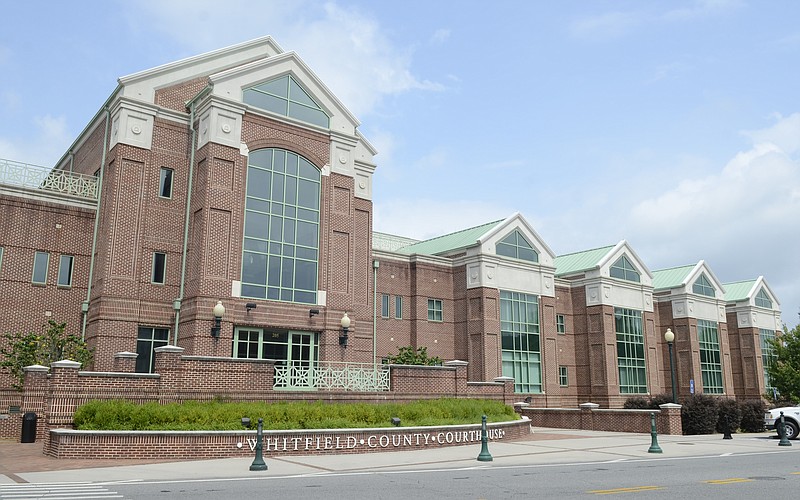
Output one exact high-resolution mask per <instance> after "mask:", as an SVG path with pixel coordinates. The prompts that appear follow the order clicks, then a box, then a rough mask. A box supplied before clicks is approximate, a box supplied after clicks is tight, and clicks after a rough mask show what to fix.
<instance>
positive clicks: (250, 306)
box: [244, 302, 258, 314]
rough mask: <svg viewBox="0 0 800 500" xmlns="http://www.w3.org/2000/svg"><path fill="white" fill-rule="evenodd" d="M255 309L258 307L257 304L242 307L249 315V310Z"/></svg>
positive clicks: (250, 303)
mask: <svg viewBox="0 0 800 500" xmlns="http://www.w3.org/2000/svg"><path fill="white" fill-rule="evenodd" d="M256 307H258V304H256V303H255V302H248V303H247V304H245V305H244V308H245V309H247V312H248V314H249V313H250V309H255V308H256Z"/></svg>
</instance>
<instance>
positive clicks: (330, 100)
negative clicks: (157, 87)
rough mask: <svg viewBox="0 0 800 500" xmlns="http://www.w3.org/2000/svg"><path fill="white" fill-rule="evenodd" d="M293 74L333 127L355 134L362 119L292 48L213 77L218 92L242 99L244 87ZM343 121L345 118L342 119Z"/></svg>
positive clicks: (210, 78) (216, 93) (211, 80)
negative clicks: (329, 118) (345, 104)
mask: <svg viewBox="0 0 800 500" xmlns="http://www.w3.org/2000/svg"><path fill="white" fill-rule="evenodd" d="M286 74H289V75H292V76H293V77H294V78H295V80H296V81H297V82H298V83H300V84H301V85H302V86H304V87H305V89H304V90H306V91H307V92H309V94H310V97H311V98H312V99H314V100H315V101H316V102H317V104H319V105H320V106H322V108H323V109H324V111H325V112H326V113H327V114H328V116H330V117H331V129H332V130H338V131H339V132H344V133H347V134H351V135H352V134H354V133H355V129H356V128H358V126H359V125H360V123H359V121H358V119H357V118H356V117H355V116H354V115H353V114H352V113H351V112H350V111H349V110H348V109H347V108H346V107H345V106H344V104H342V102H341V101H339V99H338V98H337V97H336V96H335V95H334V94H333V92H331V90H330V89H329V88H328V87H327V86H326V85H325V84H324V83H323V82H322V80H320V79H319V77H317V75H316V74H315V73H314V72H313V71H311V68H309V67H308V65H306V63H305V62H303V60H302V59H301V58H300V56H298V55H297V54H296V53H295V52H293V51H289V52H284V53H282V54H278V55H275V56H272V57H269V58H262V59H258V60H255V61H253V62H249V63H247V64H241V65H237V66H235V67H233V68H230V69H226V70H225V71H221V72H219V73H215V74H213V75H211V76H209V81H210V82H211V84H212V85H213V86H214V94H215V95H220V96H224V97H227V98H231V99H234V100H237V101H241V100H242V95H241V94H242V88H243V87H245V86H252V85H257V84H259V83H263V82H265V81H268V80H271V79H273V78H276V77H278V76H282V75H286ZM337 116H339V117H343V118H344V119H345V121H346V122H348V123H347V126H345V127H343V124H342V123H340V124H339V126H338V127H337V126H336V125H335V124H336V122H337V120H336V119H335V118H336V117H337ZM339 121H340V122H341V120H339Z"/></svg>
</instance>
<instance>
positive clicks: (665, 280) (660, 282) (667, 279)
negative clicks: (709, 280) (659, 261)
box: [653, 264, 697, 290]
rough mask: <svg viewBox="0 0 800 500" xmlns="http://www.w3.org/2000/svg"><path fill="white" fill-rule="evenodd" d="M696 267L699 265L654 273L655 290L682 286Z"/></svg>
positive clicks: (660, 270)
mask: <svg viewBox="0 0 800 500" xmlns="http://www.w3.org/2000/svg"><path fill="white" fill-rule="evenodd" d="M695 266H697V264H691V265H688V266H680V267H672V268H669V269H659V270H658V271H653V289H654V290H662V289H665V288H675V287H676V286H680V285H682V284H683V281H684V280H685V279H686V277H687V276H688V275H689V273H690V272H692V269H694V268H695Z"/></svg>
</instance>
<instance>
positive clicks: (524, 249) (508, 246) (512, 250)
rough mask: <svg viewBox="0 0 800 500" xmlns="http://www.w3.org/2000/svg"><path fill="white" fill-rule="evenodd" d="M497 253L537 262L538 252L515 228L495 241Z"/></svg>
mask: <svg viewBox="0 0 800 500" xmlns="http://www.w3.org/2000/svg"><path fill="white" fill-rule="evenodd" d="M497 255H504V256H506V257H512V258H514V259H522V260H527V261H530V262H539V254H538V253H537V252H536V250H534V248H533V246H532V245H531V244H530V243H529V242H528V240H527V239H526V238H525V236H523V235H522V233H520V232H519V231H518V230H517V229H515V230H514V232H512V233H511V234H509V235H508V236H506V237H505V238H503V239H502V240H500V241H499V242H498V243H497Z"/></svg>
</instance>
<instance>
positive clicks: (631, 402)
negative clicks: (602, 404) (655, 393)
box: [622, 396, 650, 410]
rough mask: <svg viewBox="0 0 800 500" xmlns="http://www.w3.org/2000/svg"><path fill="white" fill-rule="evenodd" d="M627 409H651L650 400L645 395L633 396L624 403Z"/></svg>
mask: <svg viewBox="0 0 800 500" xmlns="http://www.w3.org/2000/svg"><path fill="white" fill-rule="evenodd" d="M622 407H623V408H625V409H626V410H649V409H650V400H648V399H647V398H646V397H644V396H632V397H630V398H628V399H626V400H625V403H624V404H623V405H622Z"/></svg>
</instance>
